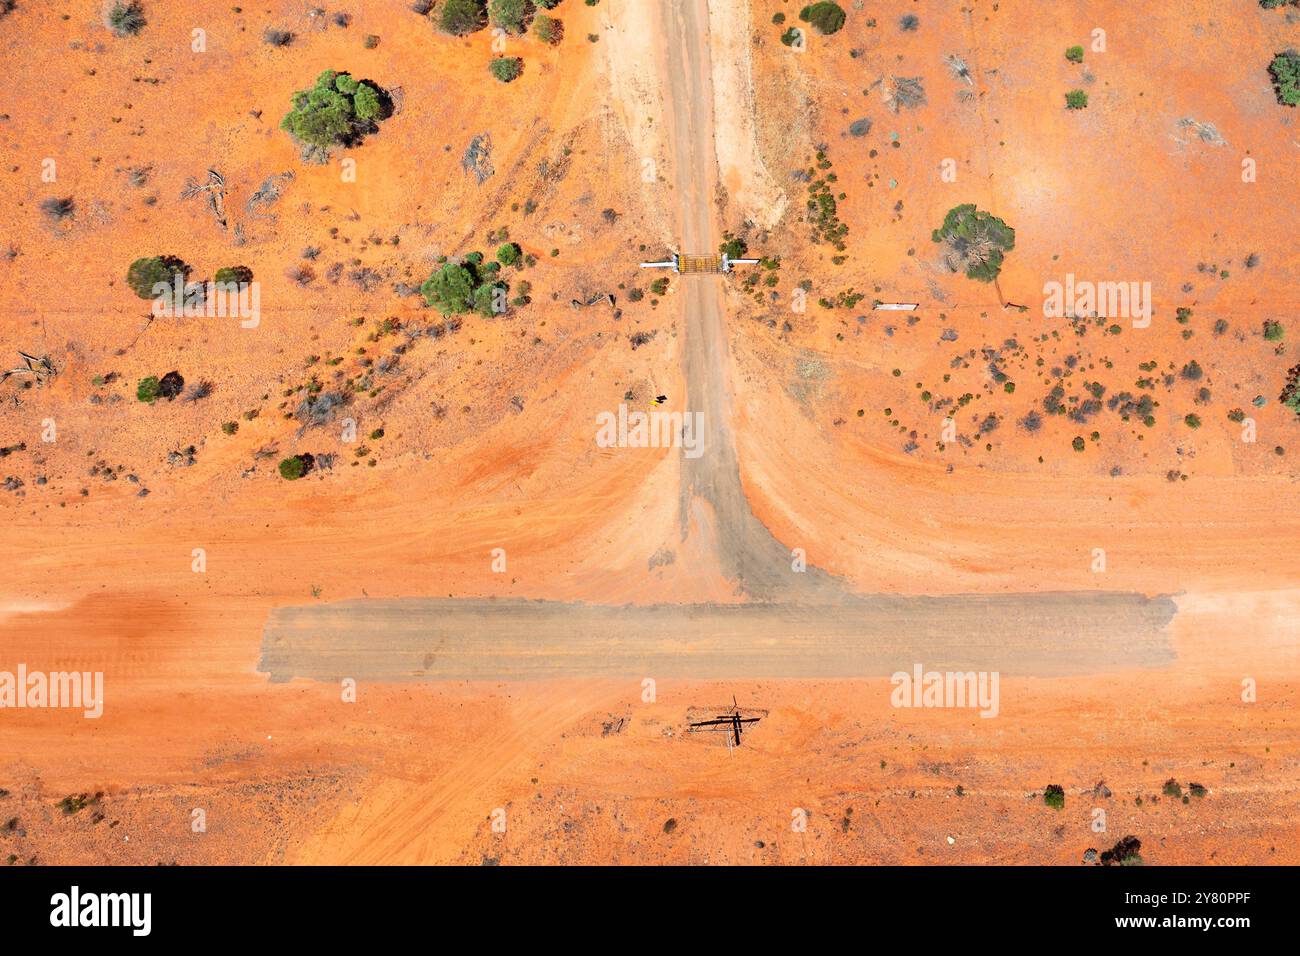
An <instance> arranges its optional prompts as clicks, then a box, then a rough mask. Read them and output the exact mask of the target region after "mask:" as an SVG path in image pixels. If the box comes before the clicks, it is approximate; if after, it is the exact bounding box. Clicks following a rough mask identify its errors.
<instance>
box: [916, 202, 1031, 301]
mask: <svg viewBox="0 0 1300 956" xmlns="http://www.w3.org/2000/svg"><path fill="white" fill-rule="evenodd" d="M930 238H931V239H933V240H934V241H935V242H939V243H944V244H945V245H946V246H947V247H948V261H949V265H950V266H951V267H952V269H953V271H954V272H957V271H959V270H961V269H962V268H964V269H965V272H966V275H967V276H968V277H969V278H971V279H977V280H979V281H980V282H992V281H993V280H994V279H996V278H997V277H998V273H999V272H1001V271H1002V260H1003V256H1004V254H1005V253H1007V252H1010V251H1011V250H1012V249H1014V248H1015V246H1016V231H1015V230H1014V229H1012V228H1011V227H1010V226H1008V225H1007V224H1006V223H1005V222H1003V221H1002V220H1001V219H999V218H997V217H996V216H994V215H993V214H991V213H987V212H982V211H981V210H979V209H978V208H976V206H975V204H974V203H965V204H963V205H960V206H954V207H953V208H952V209H950V210H948V214H947V215H946V216H944V219H943V225H942V226H940V227H939V228H938V229H936V230H934V232H933V233H931V235H930Z"/></svg>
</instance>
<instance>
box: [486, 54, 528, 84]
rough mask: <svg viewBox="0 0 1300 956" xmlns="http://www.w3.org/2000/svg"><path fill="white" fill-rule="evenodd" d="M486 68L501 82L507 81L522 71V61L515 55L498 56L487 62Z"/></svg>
mask: <svg viewBox="0 0 1300 956" xmlns="http://www.w3.org/2000/svg"><path fill="white" fill-rule="evenodd" d="M488 69H489V70H490V71H491V73H492V75H493V76H495V77H496V78H497V79H498V80H500V81H501V82H502V83H509V82H510V81H511V80H513V79H515V78H516V77H517V76H519V74H520V73H522V72H523V71H524V61H523V60H522V59H520V58H519V57H517V56H499V57H497V58H496V59H494V60H493V61H492V62H491V63H489V64H488Z"/></svg>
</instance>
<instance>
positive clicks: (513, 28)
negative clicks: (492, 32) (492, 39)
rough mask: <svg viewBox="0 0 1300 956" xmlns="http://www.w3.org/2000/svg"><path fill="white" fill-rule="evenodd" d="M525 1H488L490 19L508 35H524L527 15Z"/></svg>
mask: <svg viewBox="0 0 1300 956" xmlns="http://www.w3.org/2000/svg"><path fill="white" fill-rule="evenodd" d="M527 12H528V11H527V5H526V4H525V2H524V0H488V18H489V19H490V20H491V21H492V25H493V26H494V27H500V28H501V29H502V30H505V31H506V32H507V33H523V32H524V18H525V16H526V14H527Z"/></svg>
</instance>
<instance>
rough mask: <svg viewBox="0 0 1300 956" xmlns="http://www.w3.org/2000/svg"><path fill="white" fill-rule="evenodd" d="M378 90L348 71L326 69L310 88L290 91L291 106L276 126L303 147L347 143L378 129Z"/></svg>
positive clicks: (322, 146) (322, 148)
mask: <svg viewBox="0 0 1300 956" xmlns="http://www.w3.org/2000/svg"><path fill="white" fill-rule="evenodd" d="M382 104H383V97H382V95H381V91H380V90H379V89H377V88H376V87H375V86H373V85H371V84H370V83H367V82H365V81H358V80H356V79H354V78H353V77H352V76H351V75H350V74H348V73H337V72H335V71H334V70H326V71H325V72H323V73H321V75H320V76H318V77H317V78H316V85H315V86H314V87H312V88H311V89H310V90H299V91H298V92H297V93H295V94H293V109H292V110H290V111H289V112H288V113H287V114H285V117H284V119H283V120H282V121H281V122H280V128H281V129H282V130H284V131H285V132H286V133H288V134H289V135H290V136H292V137H293V138H294V139H295V140H297V141H298V142H300V143H302V144H304V145H305V146H309V147H315V148H316V149H319V150H329V148H330V147H332V146H351V145H354V144H355V143H357V142H358V141H360V139H361V138H362V137H363V136H365V135H366V134H367V133H373V132H374V131H375V130H376V129H378V126H377V122H378V120H380V119H382V112H383V105H382Z"/></svg>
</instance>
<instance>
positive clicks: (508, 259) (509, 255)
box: [497, 242, 519, 266]
mask: <svg viewBox="0 0 1300 956" xmlns="http://www.w3.org/2000/svg"><path fill="white" fill-rule="evenodd" d="M518 261H519V247H518V246H517V245H515V244H514V243H513V242H507V243H506V244H505V245H503V246H502V247H501V248H500V249H498V250H497V262H499V263H501V264H502V265H503V266H512V265H514V264H515V263H516V262H518Z"/></svg>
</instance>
